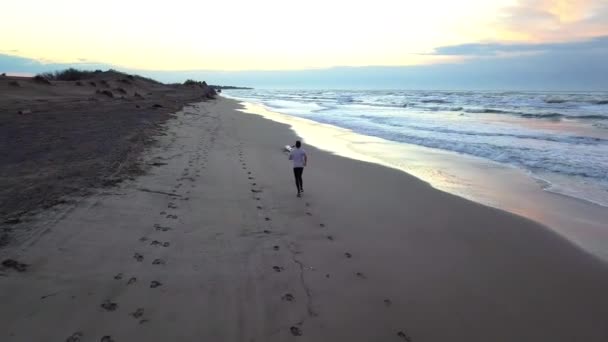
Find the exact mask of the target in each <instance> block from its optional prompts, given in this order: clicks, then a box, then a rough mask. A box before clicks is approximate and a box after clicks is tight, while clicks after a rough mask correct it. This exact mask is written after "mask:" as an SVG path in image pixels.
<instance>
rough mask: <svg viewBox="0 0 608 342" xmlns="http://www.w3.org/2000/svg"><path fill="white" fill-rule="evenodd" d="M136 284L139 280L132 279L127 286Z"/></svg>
mask: <svg viewBox="0 0 608 342" xmlns="http://www.w3.org/2000/svg"><path fill="white" fill-rule="evenodd" d="M135 283H137V278H135V277H131V278H129V281H128V282H127V285H133V284H135Z"/></svg>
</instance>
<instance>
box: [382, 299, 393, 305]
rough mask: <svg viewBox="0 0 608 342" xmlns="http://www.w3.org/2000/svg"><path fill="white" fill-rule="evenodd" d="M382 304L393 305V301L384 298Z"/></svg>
mask: <svg viewBox="0 0 608 342" xmlns="http://www.w3.org/2000/svg"><path fill="white" fill-rule="evenodd" d="M384 305H386V306H391V305H393V302H391V300H390V299H385V300H384Z"/></svg>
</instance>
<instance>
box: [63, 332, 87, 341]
mask: <svg viewBox="0 0 608 342" xmlns="http://www.w3.org/2000/svg"><path fill="white" fill-rule="evenodd" d="M83 336H84V334H83V333H82V332H81V331H77V332H75V333H73V334H72V335H71V336H69V337H68V338H66V339H65V342H79V341H80V339H81V338H82V337H83Z"/></svg>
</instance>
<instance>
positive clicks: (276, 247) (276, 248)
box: [272, 246, 280, 251]
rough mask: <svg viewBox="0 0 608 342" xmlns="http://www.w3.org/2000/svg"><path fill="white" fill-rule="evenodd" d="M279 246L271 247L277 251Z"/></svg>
mask: <svg viewBox="0 0 608 342" xmlns="http://www.w3.org/2000/svg"><path fill="white" fill-rule="evenodd" d="M279 248H280V247H279V246H273V247H272V249H274V250H275V251H278V250H279Z"/></svg>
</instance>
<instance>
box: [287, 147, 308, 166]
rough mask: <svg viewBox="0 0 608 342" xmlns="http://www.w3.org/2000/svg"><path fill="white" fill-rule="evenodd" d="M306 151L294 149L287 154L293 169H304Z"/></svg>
mask: <svg viewBox="0 0 608 342" xmlns="http://www.w3.org/2000/svg"><path fill="white" fill-rule="evenodd" d="M305 158H306V151H304V149H303V148H301V147H300V148H297V147H294V148H293V149H292V150H291V152H290V153H289V160H293V167H304V159H305Z"/></svg>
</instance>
